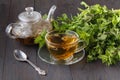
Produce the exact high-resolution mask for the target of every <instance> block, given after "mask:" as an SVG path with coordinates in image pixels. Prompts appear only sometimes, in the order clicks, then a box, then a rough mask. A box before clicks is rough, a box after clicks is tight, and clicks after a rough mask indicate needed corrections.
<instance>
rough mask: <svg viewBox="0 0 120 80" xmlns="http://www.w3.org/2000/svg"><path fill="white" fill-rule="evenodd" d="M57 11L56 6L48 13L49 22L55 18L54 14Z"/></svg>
mask: <svg viewBox="0 0 120 80" xmlns="http://www.w3.org/2000/svg"><path fill="white" fill-rule="evenodd" d="M55 10H56V5H53V6H52V7H51V8H50V10H49V12H48V17H47V19H46V20H47V21H51V20H52V17H53V14H54V12H55Z"/></svg>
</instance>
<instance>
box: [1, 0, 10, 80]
mask: <svg viewBox="0 0 120 80" xmlns="http://www.w3.org/2000/svg"><path fill="white" fill-rule="evenodd" d="M9 7H10V0H6V1H4V0H1V1H0V80H2V78H3V71H4V62H5V61H4V60H5V52H6V51H5V50H6V35H5V28H6V26H7V22H8V16H9V9H10V8H9Z"/></svg>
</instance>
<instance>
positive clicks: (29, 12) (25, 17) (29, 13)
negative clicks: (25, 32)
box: [18, 7, 41, 22]
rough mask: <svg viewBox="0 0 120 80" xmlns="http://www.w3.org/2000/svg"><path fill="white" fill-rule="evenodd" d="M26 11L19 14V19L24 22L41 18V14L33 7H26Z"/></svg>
mask: <svg viewBox="0 0 120 80" xmlns="http://www.w3.org/2000/svg"><path fill="white" fill-rule="evenodd" d="M25 10H26V11H25V12H22V13H20V14H19V16H18V18H19V20H21V21H23V22H35V21H38V20H40V19H41V14H40V13H39V12H37V11H33V10H34V8H33V7H26V8H25Z"/></svg>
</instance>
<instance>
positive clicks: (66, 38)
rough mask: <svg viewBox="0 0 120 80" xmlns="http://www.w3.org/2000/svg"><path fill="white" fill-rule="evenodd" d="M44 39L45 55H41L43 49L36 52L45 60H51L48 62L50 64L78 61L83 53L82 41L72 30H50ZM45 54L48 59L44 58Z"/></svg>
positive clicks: (83, 45)
mask: <svg viewBox="0 0 120 80" xmlns="http://www.w3.org/2000/svg"><path fill="white" fill-rule="evenodd" d="M45 40H46V46H47V49H48V51H47V50H46V52H45V53H46V55H45V56H43V55H42V50H44V49H43V48H41V49H39V51H38V54H39V57H40V58H41V59H42V60H44V61H46V62H49V61H50V60H51V61H50V62H49V63H52V64H53V63H54V64H72V63H75V62H77V61H80V60H81V59H82V58H83V57H84V55H85V52H84V47H85V44H84V41H82V40H80V39H79V37H78V35H77V33H75V32H74V31H66V32H59V31H52V32H49V33H47V34H46V36H45ZM79 43H82V44H79ZM40 52H41V53H40ZM45 53H44V54H45ZM75 53H76V54H75ZM79 53H80V54H79ZM47 55H49V56H48V57H47V58H50V59H49V60H48V59H47V58H45V57H46V56H47ZM76 55H77V56H76ZM45 59H46V60H45Z"/></svg>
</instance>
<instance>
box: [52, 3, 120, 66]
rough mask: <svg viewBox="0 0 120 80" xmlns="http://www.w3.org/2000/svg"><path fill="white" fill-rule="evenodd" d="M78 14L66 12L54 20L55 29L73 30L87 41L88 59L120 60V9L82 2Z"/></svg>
mask: <svg viewBox="0 0 120 80" xmlns="http://www.w3.org/2000/svg"><path fill="white" fill-rule="evenodd" d="M81 4H82V5H84V6H85V9H81V8H79V11H80V12H79V13H77V15H74V16H71V17H68V16H67V15H66V14H63V15H62V16H60V17H58V18H57V19H56V20H54V21H53V22H52V24H53V27H54V30H59V31H66V30H73V31H75V32H76V33H78V35H79V37H80V39H83V40H85V41H86V43H87V47H86V48H85V50H86V54H88V55H87V61H89V62H90V61H93V60H97V59H100V60H102V62H103V63H105V64H107V65H112V64H116V63H117V62H118V61H120V10H119V9H118V10H114V9H112V10H110V9H108V8H107V7H106V6H101V5H99V4H96V5H92V6H89V5H87V4H86V3H85V2H81Z"/></svg>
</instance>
